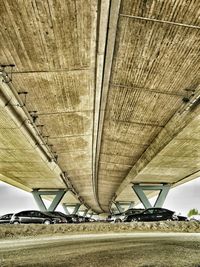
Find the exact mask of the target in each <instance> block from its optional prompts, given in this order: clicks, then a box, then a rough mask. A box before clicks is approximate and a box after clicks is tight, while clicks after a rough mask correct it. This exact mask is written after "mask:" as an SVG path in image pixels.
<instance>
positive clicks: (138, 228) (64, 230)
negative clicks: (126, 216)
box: [0, 221, 200, 239]
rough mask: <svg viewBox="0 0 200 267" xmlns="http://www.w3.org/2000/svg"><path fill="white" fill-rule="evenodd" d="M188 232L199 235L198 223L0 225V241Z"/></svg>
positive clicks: (199, 226) (199, 227)
mask: <svg viewBox="0 0 200 267" xmlns="http://www.w3.org/2000/svg"><path fill="white" fill-rule="evenodd" d="M154 231H157V232H186V233H187V232H188V233H200V223H199V222H192V221H191V222H177V221H171V222H165V221H164V222H151V223H149V222H133V223H119V224H113V223H88V224H62V225H58V224H57V225H34V224H29V225H0V239H5V238H8V239H9V238H23V237H31V236H38V235H40V236H45V235H50V234H58V235H59V234H61V235H62V234H65V235H67V234H76V233H110V232H113V233H118V232H120V233H125V232H154Z"/></svg>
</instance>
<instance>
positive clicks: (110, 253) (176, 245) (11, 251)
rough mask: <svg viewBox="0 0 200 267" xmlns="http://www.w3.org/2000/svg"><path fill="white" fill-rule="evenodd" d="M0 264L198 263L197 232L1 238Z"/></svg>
mask: <svg viewBox="0 0 200 267" xmlns="http://www.w3.org/2000/svg"><path fill="white" fill-rule="evenodd" d="M0 266H1V267H4V266H10V267H15V266H26V267H27V266H45V267H47V266H66V267H68V266H69V267H74V266H77V267H80V266H84V267H100V266H101V267H104V266H106V267H107V266H109V267H113V266H118V267H123V266H125V267H129V266H131V267H134V266H143V267H147V266H149V267H156V266H160V267H161V266H162V267H165V266H169V267H172V266H174V267H178V266H186V267H190V266H191V267H200V234H174V233H173V234H166V233H160V234H159V233H138V234H136V233H135V234H134V233H130V234H124V233H123V234H89V235H73V236H72V235H71V236H56V237H55V236H52V237H45V238H35V239H23V240H22V239H20V240H1V241H0Z"/></svg>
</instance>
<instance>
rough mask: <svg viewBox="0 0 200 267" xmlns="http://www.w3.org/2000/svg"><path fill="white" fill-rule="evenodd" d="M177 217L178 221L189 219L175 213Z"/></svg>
mask: <svg viewBox="0 0 200 267" xmlns="http://www.w3.org/2000/svg"><path fill="white" fill-rule="evenodd" d="M177 218H178V221H186V222H188V221H189V219H188V218H187V217H185V216H181V215H177Z"/></svg>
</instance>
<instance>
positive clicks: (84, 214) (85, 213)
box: [83, 209, 88, 217]
mask: <svg viewBox="0 0 200 267" xmlns="http://www.w3.org/2000/svg"><path fill="white" fill-rule="evenodd" d="M87 213H88V209H86V210H85V211H84V213H83V216H84V217H85V216H86V215H87Z"/></svg>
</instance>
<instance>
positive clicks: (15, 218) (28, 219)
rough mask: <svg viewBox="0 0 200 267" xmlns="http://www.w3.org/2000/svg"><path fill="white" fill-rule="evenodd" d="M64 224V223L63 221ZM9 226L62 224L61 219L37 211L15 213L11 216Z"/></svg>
mask: <svg viewBox="0 0 200 267" xmlns="http://www.w3.org/2000/svg"><path fill="white" fill-rule="evenodd" d="M65 222H66V221H65ZM10 223H11V224H19V223H43V224H52V223H63V220H62V219H61V217H59V216H56V215H53V214H48V213H45V212H41V211H38V210H26V211H21V212H18V213H15V214H13V215H12V217H11V220H10Z"/></svg>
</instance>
